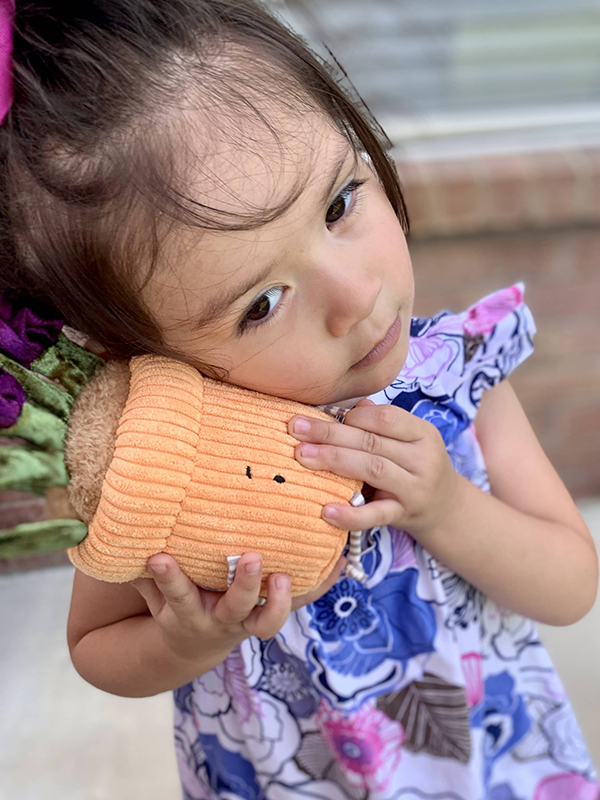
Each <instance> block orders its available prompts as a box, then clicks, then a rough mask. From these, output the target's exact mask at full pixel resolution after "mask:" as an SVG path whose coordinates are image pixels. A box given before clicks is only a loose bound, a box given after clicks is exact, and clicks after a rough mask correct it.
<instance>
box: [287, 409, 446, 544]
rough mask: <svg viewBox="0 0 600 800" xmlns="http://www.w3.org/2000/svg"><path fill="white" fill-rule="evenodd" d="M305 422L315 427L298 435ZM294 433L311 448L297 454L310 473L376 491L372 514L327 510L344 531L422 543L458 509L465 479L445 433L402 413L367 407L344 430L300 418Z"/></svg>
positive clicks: (330, 507) (348, 419)
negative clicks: (396, 531)
mask: <svg viewBox="0 0 600 800" xmlns="http://www.w3.org/2000/svg"><path fill="white" fill-rule="evenodd" d="M298 420H302V421H305V420H306V421H308V422H309V423H310V430H308V431H303V432H299V431H298V430H297V428H296V426H295V423H296V422H297V421H298ZM305 427H306V426H305ZM288 429H289V432H290V434H291V435H292V436H294V437H295V438H296V439H300V440H301V441H302V442H303V443H309V444H310V445H311V446H312V447H307V446H306V445H305V444H299V445H297V447H296V458H297V460H298V461H299V462H300V463H301V464H302V465H303V466H305V467H307V468H308V469H323V470H329V471H331V472H334V473H336V474H337V475H341V476H344V477H347V478H355V479H357V480H361V481H363V482H365V483H368V484H369V485H370V486H372V487H373V488H374V489H375V490H376V491H375V496H374V498H373V501H372V502H371V503H368V504H367V505H365V506H362V507H359V508H352V507H351V506H345V505H342V504H339V503H335V504H330V505H326V506H325V507H324V508H323V518H324V519H326V520H327V521H328V522H330V523H331V524H333V525H336V526H337V527H339V528H343V529H345V530H365V529H366V528H373V527H376V526H378V525H393V526H394V527H396V528H400V529H402V530H406V531H408V532H409V533H411V534H412V535H413V536H415V538H417V539H421V540H422V539H423V538H425V537H426V536H427V533H428V532H429V531H432V530H434V529H435V528H436V527H437V526H438V525H439V524H440V523H441V521H442V520H443V518H444V517H445V516H446V515H447V514H448V513H449V511H450V508H451V507H452V505H453V504H456V503H457V502H459V500H458V497H459V494H460V482H461V479H460V476H459V475H458V473H456V472H455V471H454V469H453V468H452V465H451V463H450V459H449V458H448V454H447V452H446V447H445V445H444V442H443V440H442V437H441V436H440V434H439V432H438V431H437V429H436V428H435V427H434V426H433V425H431V424H430V423H429V422H426V421H425V420H422V419H420V418H419V417H415V416H413V415H412V414H409V413H408V412H407V411H404V410H403V409H401V408H397V407H396V406H390V405H384V406H377V405H375V404H374V403H373V402H372V401H370V400H361V401H360V403H358V405H357V406H355V408H353V409H352V410H351V411H349V412H348V413H347V414H346V420H345V424H344V425H340V424H339V423H338V422H333V421H332V422H327V421H325V420H315V419H310V420H307V418H306V417H293V418H292V419H291V420H290V423H289V428H288Z"/></svg>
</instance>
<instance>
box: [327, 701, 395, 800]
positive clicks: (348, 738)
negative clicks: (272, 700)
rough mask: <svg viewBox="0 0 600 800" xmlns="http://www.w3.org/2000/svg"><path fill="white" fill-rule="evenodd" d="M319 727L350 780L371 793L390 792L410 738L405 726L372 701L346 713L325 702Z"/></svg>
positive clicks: (347, 778) (354, 784)
mask: <svg viewBox="0 0 600 800" xmlns="http://www.w3.org/2000/svg"><path fill="white" fill-rule="evenodd" d="M317 725H318V726H319V729H320V731H321V734H322V736H323V738H324V739H325V741H326V742H327V744H328V745H329V749H330V750H331V752H332V754H333V756H334V757H335V759H336V761H337V762H338V763H339V766H340V768H341V769H342V771H343V773H344V776H345V777H346V780H347V781H348V782H349V783H350V784H351V785H352V786H358V787H360V788H361V789H366V790H367V791H370V792H380V791H383V790H384V789H386V787H387V785H388V784H389V781H390V778H391V777H392V775H393V774H394V772H395V770H396V767H397V766H398V764H399V763H400V758H401V748H402V744H403V743H404V740H405V738H406V736H405V733H404V729H403V728H402V725H400V723H399V722H397V721H396V720H391V719H390V718H389V717H388V716H387V715H386V714H384V712H383V711H380V710H379V709H378V708H376V707H375V705H374V704H373V703H372V702H366V703H363V705H362V706H361V707H360V709H359V710H358V711H354V712H350V713H346V714H344V713H342V712H341V711H338V710H337V709H335V708H332V707H331V706H329V705H328V704H327V703H326V702H325V701H323V702H322V703H321V705H320V707H319V710H318V712H317Z"/></svg>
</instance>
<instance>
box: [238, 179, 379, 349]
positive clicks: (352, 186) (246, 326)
mask: <svg viewBox="0 0 600 800" xmlns="http://www.w3.org/2000/svg"><path fill="white" fill-rule="evenodd" d="M366 182H367V178H362V179H359V178H355V179H354V180H351V181H350V183H348V184H347V185H346V186H344V188H343V189H342V190H341V191H339V192H338V193H337V194H336V196H335V197H334V198H333V200H332V201H331V203H330V204H329V205H328V206H327V209H329V208H331V206H332V205H333V204H334V203H335V201H336V200H338V199H339V198H340V197H341V198H342V199H343V200H346V199H347V198H348V197H350V196H351V195H352V193H353V192H356V195H355V197H354V202H353V203H352V205H351V206H350V207H349V209H348V210H346V211H345V212H344V214H343V216H341V217H340V218H339V219H337V220H335V222H331V223H329V224H328V225H327V223H325V224H326V225H327V228H328V230H330V229H331V228H333V227H334V226H337V225H338V224H340V223H345V222H346V221H347V220H348V219H349V217H351V216H353V215H354V214H355V213H356V211H357V210H358V208H359V206H360V203H361V200H362V193H361V192H359V191H358V189H360V188H361V186H364V184H365V183H366ZM278 289H283V294H282V296H281V299H280V301H279V302H278V303H277V305H276V306H275V310H274V311H273V312H271V313H269V314H268V315H267V316H266V317H265V318H264V319H262V320H258V321H255V322H253V321H252V320H250V319H249V318H248V315H249V313H250V310H251V309H252V308H254V306H255V305H256V304H257V303H258V302H259V301H260V300H262V299H263V297H269V296H270V293H271V292H274V291H277V290H278ZM285 293H286V289H285V287H284V286H272V287H271V288H270V289H267V290H266V292H263V293H262V294H261V295H259V296H258V297H257V298H256V299H255V300H253V301H252V303H251V305H250V307H249V308H248V310H247V311H246V314H245V315H244V317H243V318H242V319H241V321H240V323H239V325H238V335H239V336H241V335H242V334H244V333H246V332H247V331H249V330H255V329H256V328H259V327H262V326H263V325H269V324H270V323H271V322H274V321H275V319H276V318H277V317H278V315H279V312H280V310H281V308H282V305H283V303H282V300H283V297H284V296H285Z"/></svg>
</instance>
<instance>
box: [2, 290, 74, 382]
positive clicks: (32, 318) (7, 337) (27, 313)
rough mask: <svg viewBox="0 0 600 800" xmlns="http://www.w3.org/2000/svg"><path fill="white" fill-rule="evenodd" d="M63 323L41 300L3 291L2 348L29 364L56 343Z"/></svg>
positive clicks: (25, 364) (26, 364)
mask: <svg viewBox="0 0 600 800" xmlns="http://www.w3.org/2000/svg"><path fill="white" fill-rule="evenodd" d="M63 324H64V323H63V320H62V319H60V318H59V317H58V315H57V313H56V311H54V309H52V308H50V307H48V306H46V305H44V304H43V303H41V302H39V301H38V300H32V299H31V298H24V297H19V296H18V295H17V294H16V293H15V292H11V291H8V292H4V294H0V350H3V351H4V352H5V353H6V354H7V355H9V356H10V357H11V358H14V359H15V360H16V361H18V362H19V363H21V364H23V365H24V366H26V367H28V366H29V365H30V364H31V362H32V361H35V359H36V358H38V357H39V356H40V355H41V354H42V353H43V352H44V350H47V349H48V348H49V347H51V346H52V345H53V344H54V343H55V342H56V340H57V339H58V335H59V333H60V332H61V330H62V327H63Z"/></svg>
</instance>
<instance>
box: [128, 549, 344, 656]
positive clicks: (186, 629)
mask: <svg viewBox="0 0 600 800" xmlns="http://www.w3.org/2000/svg"><path fill="white" fill-rule="evenodd" d="M344 563H345V559H344V558H343V557H341V558H340V559H339V560H338V562H337V564H336V566H335V568H334V569H333V571H332V572H331V575H330V576H329V577H328V578H327V579H326V580H325V581H324V582H323V583H322V584H321V585H320V586H319V587H318V588H317V589H315V590H314V591H312V592H310V593H308V594H305V595H302V596H301V597H295V598H294V599H293V601H292V598H291V595H290V579H289V577H288V576H287V575H284V574H282V573H274V574H272V575H269V579H268V582H267V602H266V603H265V605H264V606H256V601H257V599H258V596H259V591H260V586H261V573H262V560H261V556H260V555H259V554H258V553H246V554H244V555H243V556H242V557H241V558H240V560H239V562H238V565H237V569H236V571H235V577H234V579H233V582H232V584H231V586H230V587H229V589H228V590H227V591H226V592H212V591H209V590H207V589H200V588H198V587H197V586H196V585H195V584H194V583H192V581H191V580H190V579H189V578H188V577H187V576H186V575H185V574H184V573H183V572H182V571H181V569H180V568H179V566H178V565H177V562H176V561H175V559H174V558H172V557H171V556H168V555H166V554H165V553H159V554H158V555H155V556H152V558H150V559H149V560H148V570H149V572H150V573H151V574H152V575H153V577H152V578H138V579H137V580H135V581H133V582H132V583H133V586H135V588H136V589H137V590H138V592H139V593H140V594H141V595H142V597H143V598H144V600H145V601H146V604H147V606H148V609H149V611H150V613H151V614H152V616H153V618H154V619H155V620H156V622H157V624H158V625H159V627H160V629H161V631H162V634H163V637H164V640H165V644H166V645H167V647H168V649H169V650H170V651H171V652H172V653H173V654H174V655H176V656H177V657H178V658H183V659H186V660H198V659H201V658H203V657H205V656H206V652H207V651H208V650H214V651H215V652H216V653H219V654H222V656H223V658H224V657H225V656H226V655H227V654H228V653H229V652H230V651H231V650H232V649H233V648H234V647H235V646H236V645H237V644H239V643H240V642H241V641H243V640H244V639H246V638H247V637H248V636H258V637H259V638H260V639H269V638H271V637H272V636H274V635H275V634H276V633H277V631H278V630H279V629H280V628H281V627H282V625H283V624H284V623H285V621H286V619H287V618H288V616H289V614H290V611H291V610H292V609H294V610H295V609H297V608H300V607H301V606H303V605H306V604H307V603H311V602H314V600H316V599H318V598H319V597H320V596H321V595H322V594H325V592H327V591H328V590H329V589H330V588H331V586H332V585H333V584H334V583H335V582H336V580H337V579H338V577H339V574H340V570H341V568H342V567H343V565H344ZM220 660H222V659H219V660H218V661H217V662H216V663H219V661H220Z"/></svg>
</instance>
